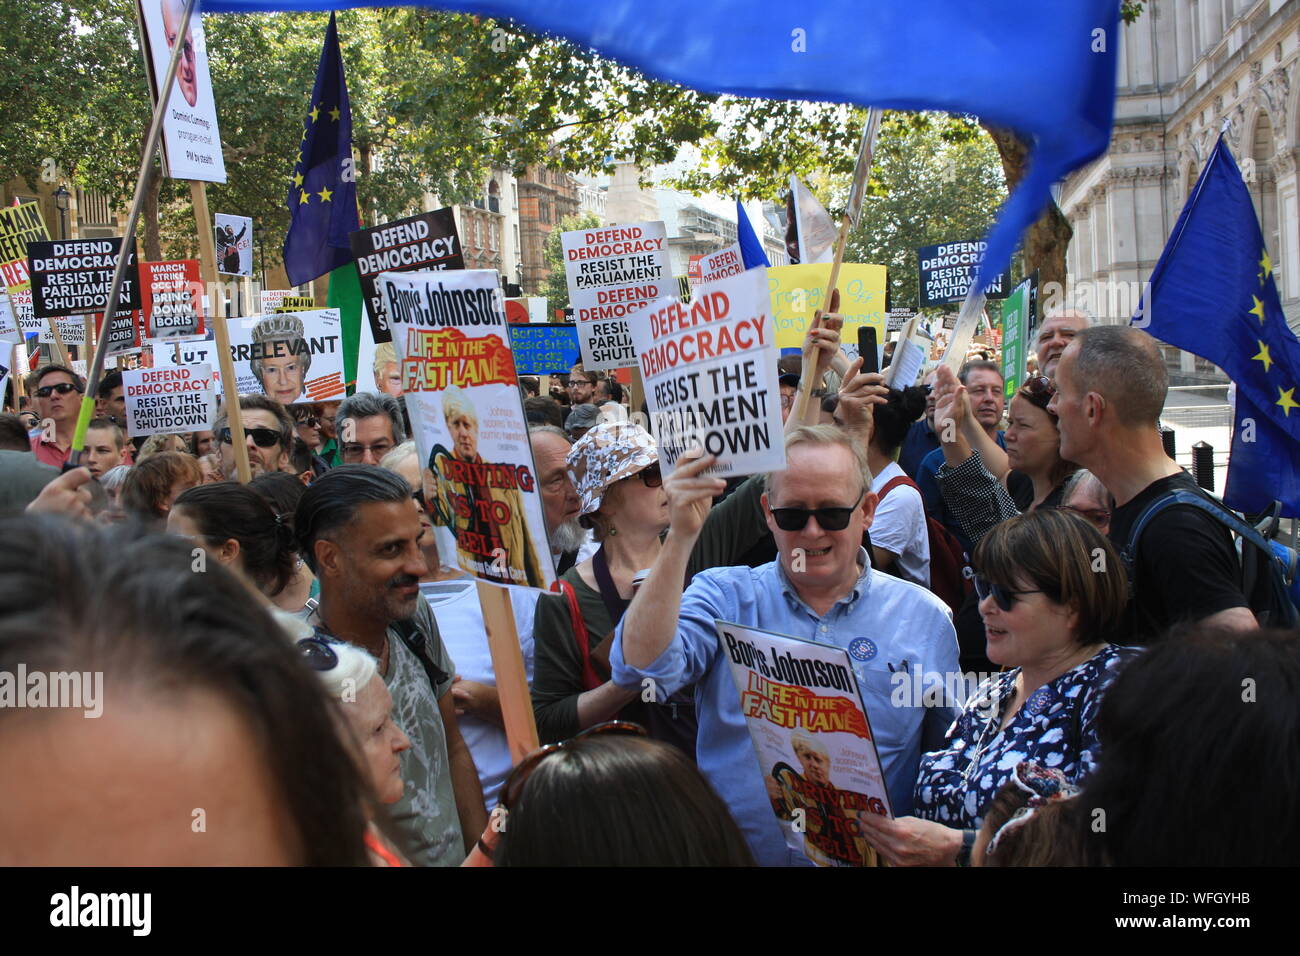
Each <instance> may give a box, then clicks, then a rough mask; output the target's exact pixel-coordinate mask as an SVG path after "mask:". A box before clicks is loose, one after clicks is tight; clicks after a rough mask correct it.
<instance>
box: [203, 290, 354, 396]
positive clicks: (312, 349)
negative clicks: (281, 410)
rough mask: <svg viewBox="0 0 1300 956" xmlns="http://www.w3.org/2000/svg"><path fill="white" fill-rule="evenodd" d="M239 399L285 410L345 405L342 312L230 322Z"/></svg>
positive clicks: (289, 314) (328, 310)
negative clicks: (263, 399) (258, 399)
mask: <svg viewBox="0 0 1300 956" xmlns="http://www.w3.org/2000/svg"><path fill="white" fill-rule="evenodd" d="M226 329H227V331H228V333H229V335H230V357H231V360H232V361H233V362H234V366H235V383H236V385H237V386H238V391H239V394H241V395H248V394H256V393H261V394H263V395H266V396H267V397H268V398H273V399H275V400H276V401H277V402H279V403H280V404H281V405H293V404H295V403H297V402H332V401H342V400H343V399H344V398H345V397H346V395H347V392H346V390H345V388H344V383H343V338H342V322H341V320H340V317H339V310H338V309H315V310H313V311H310V312H284V313H279V314H275V315H262V316H258V317H256V318H242V319H227V320H226Z"/></svg>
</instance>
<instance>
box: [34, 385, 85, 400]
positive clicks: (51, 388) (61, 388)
mask: <svg viewBox="0 0 1300 956" xmlns="http://www.w3.org/2000/svg"><path fill="white" fill-rule="evenodd" d="M80 391H81V389H80V388H78V387H77V386H76V385H73V384H72V383H71V382H60V383H59V384H58V385H42V386H41V387H40V388H38V389H37V390H36V397H37V398H49V397H50V395H51V393H53V392H58V393H59V394H60V395H67V394H68V392H80Z"/></svg>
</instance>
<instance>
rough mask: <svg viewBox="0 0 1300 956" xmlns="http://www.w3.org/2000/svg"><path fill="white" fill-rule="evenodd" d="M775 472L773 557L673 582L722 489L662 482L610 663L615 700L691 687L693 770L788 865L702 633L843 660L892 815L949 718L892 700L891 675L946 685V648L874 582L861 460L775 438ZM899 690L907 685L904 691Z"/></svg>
mask: <svg viewBox="0 0 1300 956" xmlns="http://www.w3.org/2000/svg"><path fill="white" fill-rule="evenodd" d="M786 456H787V467H786V470H785V471H783V472H776V473H774V474H772V475H769V476H768V479H767V483H768V487H767V492H766V494H764V495H763V508H764V511H765V512H766V515H767V523H768V527H770V528H771V529H772V534H773V536H774V537H775V538H776V544H777V549H778V552H779V554H778V558H777V560H776V561H775V562H773V563H771V564H766V565H763V566H761V567H758V568H748V567H738V568H720V567H719V568H710V569H709V570H706V571H702V572H700V573H699V574H697V575H696V576H695V577H694V579H693V580H692V581H691V584H690V586H689V587H688V588H687V589H686V593H685V594H683V593H682V588H681V582H682V578H683V576H684V574H685V571H686V567H687V561H688V559H689V556H690V552H691V549H692V547H693V545H694V541H695V539H696V537H697V536H698V534H699V532H700V529H701V528H702V526H703V524H704V519H705V517H706V515H707V514H708V512H709V508H710V500H711V497H712V495H714V494H716V493H717V490H718V486H719V485H721V484H722V482H721V480H720V479H711V478H706V477H704V476H703V475H702V474H701V472H702V471H703V469H704V468H707V467H708V466H709V465H711V464H712V463H713V459H712V458H711V457H706V458H702V459H697V460H694V461H691V460H690V459H689V458H688V457H687V456H683V458H682V459H680V460H679V461H678V463H677V468H676V469H675V470H674V472H673V474H672V476H671V477H670V478H669V479H668V481H666V482H665V485H664V487H665V488H666V489H667V490H668V501H669V520H670V522H671V526H670V529H669V532H668V537H667V539H666V541H665V542H664V547H663V551H662V553H661V555H660V557H659V560H658V561H657V562H656V563H655V565H654V568H653V570H652V571H651V572H650V576H649V577H648V578H647V579H646V581H645V583H644V584H643V585H642V586H641V589H640V591H638V592H637V595H636V597H635V598H634V599H633V601H632V603H631V605H630V606H629V608H628V611H627V613H626V614H625V615H624V617H623V620H622V622H621V624H620V625H619V628H618V631H617V637H616V640H615V643H614V646H613V649H612V651H611V653H610V665H611V670H612V674H613V680H614V683H615V684H617V685H618V686H619V687H624V688H631V687H642V686H645V685H644V684H643V682H644V681H645V680H647V679H649V680H650V681H652V682H653V684H654V686H655V688H656V693H657V695H658V696H659V699H663V698H664V697H665V696H666V695H668V694H671V693H673V692H674V691H676V690H677V689H678V688H680V687H683V686H686V685H689V684H692V683H695V684H696V685H697V691H696V705H697V707H696V709H697V713H698V717H699V734H698V737H697V741H696V759H697V762H698V764H699V767H700V770H701V771H702V772H703V773H704V775H705V776H706V777H708V779H709V782H710V783H711V784H712V785H713V787H714V789H715V790H716V791H717V792H718V795H719V796H721V797H722V799H723V800H724V801H726V803H727V805H728V806H729V807H730V809H731V811H732V814H733V816H734V817H735V819H736V822H737V823H738V824H739V825H740V828H741V829H742V830H743V831H744V832H745V837H746V839H747V840H748V841H749V846H750V849H751V850H752V851H753V853H754V856H755V858H756V859H757V860H758V862H759V864H760V865H765V866H783V865H792V864H807V860H806V859H803V858H802V856H801V855H800V854H797V853H792V852H791V851H790V850H789V849H788V848H787V847H786V843H785V839H784V836H783V833H782V830H781V827H780V826H779V825H778V823H777V820H776V817H775V815H774V814H773V812H772V804H771V799H770V795H769V790H768V787H767V785H766V784H765V782H764V779H763V777H762V775H761V774H760V773H759V770H758V766H757V763H756V761H755V760H754V749H753V745H752V743H751V741H750V737H749V733H748V731H747V730H746V729H745V722H744V720H743V718H742V715H741V712H740V698H739V695H738V694H737V692H736V687H735V685H734V683H733V682H732V680H731V674H730V668H729V664H728V662H727V660H726V659H725V656H724V653H723V651H722V649H721V647H720V645H719V642H718V638H717V634H716V631H715V629H714V622H715V621H716V620H723V621H730V622H733V623H736V624H741V625H746V626H752V627H758V628H763V629H766V630H771V631H775V632H778V633H782V634H789V635H793V636H796V637H801V638H805V639H808V640H813V641H818V642H821V643H825V644H834V645H837V646H839V647H843V648H845V649H846V650H848V652H849V656H850V660H851V661H852V662H853V667H854V672H855V675H856V677H857V680H858V684H859V686H860V689H861V691H862V695H863V698H864V700H865V702H866V706H867V709H868V713H869V715H870V719H871V729H872V733H873V736H874V738H875V744H876V748H877V750H878V751H879V754H880V759H881V764H882V766H883V769H884V772H885V778H886V783H887V785H888V787H889V793H890V798H891V802H892V805H893V807H892V808H893V811H894V813H895V814H897V815H905V814H907V813H909V812H910V811H911V806H912V792H913V788H914V786H915V783H916V776H917V771H918V767H919V765H920V757H921V753H922V751H923V750H932V749H936V748H937V747H938V745H939V744H940V742H941V741H942V740H943V736H944V732H945V731H946V730H947V728H948V726H949V725H950V724H951V722H952V719H953V716H954V714H955V711H954V710H953V708H952V707H951V706H949V704H948V702H947V701H944V700H942V699H941V698H942V695H940V699H937V700H936V701H935V703H936V704H937V705H938V706H926V705H925V703H926V702H925V701H923V700H916V699H907V700H904V701H899V700H896V699H895V690H896V687H897V684H896V682H895V681H894V680H893V677H892V671H893V669H895V668H897V669H901V670H903V671H906V672H908V673H916V674H920V675H927V674H940V675H942V674H951V673H957V672H958V662H957V637H956V633H955V632H954V631H953V627H952V622H951V620H950V616H949V612H948V609H947V607H946V606H945V605H944V604H943V602H942V601H940V600H939V599H938V598H937V597H935V596H934V595H933V594H931V593H929V592H928V591H926V590H924V589H922V588H920V587H917V586H916V585H914V584H910V583H908V582H906V581H903V580H901V579H899V578H895V577H893V576H891V575H888V574H885V573H883V572H878V571H873V570H872V569H871V565H870V560H869V558H868V555H867V553H866V550H865V549H864V548H863V547H862V535H863V531H864V530H865V529H866V528H867V527H868V526H869V525H870V524H871V519H872V516H873V513H874V511H875V507H876V496H875V495H874V494H872V493H871V491H870V487H871V474H870V471H869V469H868V468H867V465H866V461H865V458H864V457H863V456H862V453H861V451H860V450H859V449H857V448H856V447H855V445H854V444H853V441H852V439H850V438H849V437H848V436H847V435H845V434H844V432H842V431H840V430H839V429H837V428H835V427H834V426H829V425H818V426H811V427H808V426H801V427H799V428H796V429H794V430H793V431H792V432H791V433H790V434H789V435H788V436H787V438H786ZM909 686H911V685H910V684H909Z"/></svg>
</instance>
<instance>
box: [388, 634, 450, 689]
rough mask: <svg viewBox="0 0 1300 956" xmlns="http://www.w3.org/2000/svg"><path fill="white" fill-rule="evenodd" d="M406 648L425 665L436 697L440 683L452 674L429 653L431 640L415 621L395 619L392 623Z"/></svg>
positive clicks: (430, 685) (444, 681) (426, 674)
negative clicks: (434, 660)
mask: <svg viewBox="0 0 1300 956" xmlns="http://www.w3.org/2000/svg"><path fill="white" fill-rule="evenodd" d="M389 626H390V627H392V629H393V630H394V631H396V632H397V636H398V637H399V638H400V639H401V641H402V643H403V644H405V645H406V649H407V650H408V651H410V652H411V653H412V654H414V655H415V656H416V657H417V658H418V659H419V661H420V663H421V664H422V665H423V666H424V673H425V676H427V677H428V678H429V687H430V688H431V689H432V690H433V694H434V697H435V698H436V697H437V695H438V685H439V684H443V683H446V681H447V678H448V677H450V676H451V675H450V674H448V673H447V672H446V671H444V670H443V669H442V668H441V667H439V666H438V665H437V664H435V663H434V662H433V657H432V656H430V654H429V642H428V639H427V638H426V637H425V636H424V632H423V631H422V630H420V628H419V625H417V624H416V623H415V621H413V620H412V621H394V622H393V623H392V624H391V625H389Z"/></svg>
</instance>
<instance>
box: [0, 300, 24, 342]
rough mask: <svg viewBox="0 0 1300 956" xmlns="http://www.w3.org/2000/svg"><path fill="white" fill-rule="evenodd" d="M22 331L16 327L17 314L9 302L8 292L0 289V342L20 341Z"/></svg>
mask: <svg viewBox="0 0 1300 956" xmlns="http://www.w3.org/2000/svg"><path fill="white" fill-rule="evenodd" d="M22 340H23V333H22V330H21V329H20V328H18V316H16V315H14V307H13V306H12V305H11V304H10V302H9V293H8V292H5V291H4V290H3V289H0V342H21V341H22Z"/></svg>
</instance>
